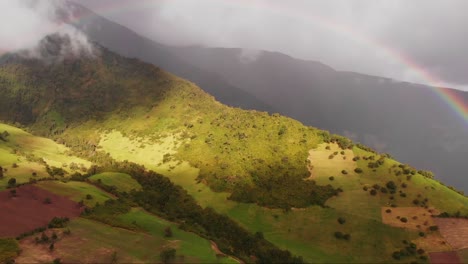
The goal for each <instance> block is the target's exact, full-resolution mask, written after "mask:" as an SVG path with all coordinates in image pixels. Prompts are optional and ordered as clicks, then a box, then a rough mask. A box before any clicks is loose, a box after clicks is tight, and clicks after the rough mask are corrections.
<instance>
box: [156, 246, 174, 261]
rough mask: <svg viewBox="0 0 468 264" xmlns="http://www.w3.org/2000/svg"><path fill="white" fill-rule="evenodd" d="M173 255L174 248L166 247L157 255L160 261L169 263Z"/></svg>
mask: <svg viewBox="0 0 468 264" xmlns="http://www.w3.org/2000/svg"><path fill="white" fill-rule="evenodd" d="M175 256H176V250H175V249H174V248H170V249H166V250H164V251H162V252H161V254H160V255H159V257H160V258H161V261H162V263H171V262H172V261H173V260H174V259H175Z"/></svg>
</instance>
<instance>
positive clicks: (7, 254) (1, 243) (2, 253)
mask: <svg viewBox="0 0 468 264" xmlns="http://www.w3.org/2000/svg"><path fill="white" fill-rule="evenodd" d="M19 252H20V248H19V245H18V242H17V241H16V240H15V239H11V238H6V239H0V262H2V263H3V262H4V261H5V262H6V261H7V260H9V259H13V258H15V257H16V256H17V255H18V253H19Z"/></svg>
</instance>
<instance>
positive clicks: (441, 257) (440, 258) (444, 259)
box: [429, 251, 461, 264]
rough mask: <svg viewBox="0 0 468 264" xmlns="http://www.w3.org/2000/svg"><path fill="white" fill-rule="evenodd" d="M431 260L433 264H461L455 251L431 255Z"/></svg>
mask: <svg viewBox="0 0 468 264" xmlns="http://www.w3.org/2000/svg"><path fill="white" fill-rule="evenodd" d="M429 259H430V260H431V263H432V264H445V263H447V264H458V263H460V264H461V261H460V259H459V258H458V255H457V253H456V252H455V251H448V252H434V253H429Z"/></svg>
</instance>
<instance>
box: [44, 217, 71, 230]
mask: <svg viewBox="0 0 468 264" xmlns="http://www.w3.org/2000/svg"><path fill="white" fill-rule="evenodd" d="M68 222H70V219H69V218H68V217H54V218H52V220H50V222H49V224H48V225H47V227H48V228H64V227H65V226H66V225H67V224H68Z"/></svg>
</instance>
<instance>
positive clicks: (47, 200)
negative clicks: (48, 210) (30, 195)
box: [44, 197, 52, 204]
mask: <svg viewBox="0 0 468 264" xmlns="http://www.w3.org/2000/svg"><path fill="white" fill-rule="evenodd" d="M44 203H45V204H51V203H52V200H50V198H49V197H47V198H45V199H44Z"/></svg>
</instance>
